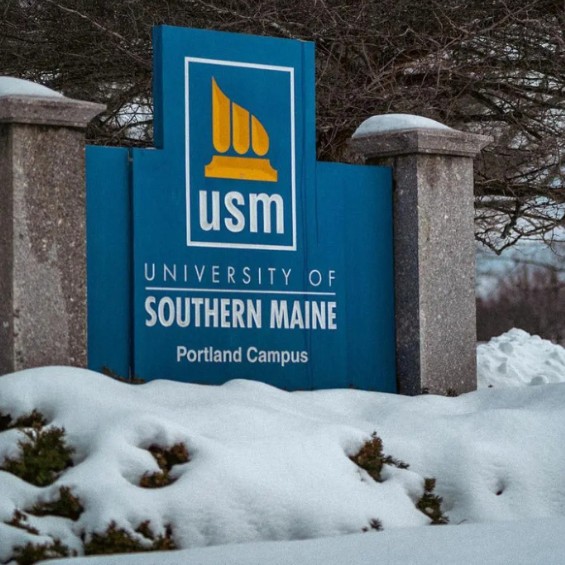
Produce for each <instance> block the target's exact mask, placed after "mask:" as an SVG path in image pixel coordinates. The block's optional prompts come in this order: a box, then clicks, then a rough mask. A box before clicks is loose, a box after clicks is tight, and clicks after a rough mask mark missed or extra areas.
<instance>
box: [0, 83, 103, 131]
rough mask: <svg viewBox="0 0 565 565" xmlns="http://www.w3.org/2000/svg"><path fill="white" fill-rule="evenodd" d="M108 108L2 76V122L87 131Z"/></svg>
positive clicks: (0, 89)
mask: <svg viewBox="0 0 565 565" xmlns="http://www.w3.org/2000/svg"><path fill="white" fill-rule="evenodd" d="M105 109H106V106H104V105H102V104H95V103H93V102H85V101H84V100H74V99H73V98H67V97H66V96H63V95H62V94H61V93H59V92H56V91H55V90H51V89H50V88H47V87H46V86H42V85H41V84H37V83H35V82H31V81H29V80H24V79H21V78H14V77H6V76H4V77H0V123H13V124H14V123H15V124H17V123H19V124H35V125H50V126H61V127H71V128H80V129H84V128H85V127H86V126H87V125H88V123H89V122H90V120H92V118H94V117H95V116H96V115H98V114H100V113H101V112H103V111H104V110H105Z"/></svg>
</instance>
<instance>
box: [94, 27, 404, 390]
mask: <svg viewBox="0 0 565 565" xmlns="http://www.w3.org/2000/svg"><path fill="white" fill-rule="evenodd" d="M154 43H155V49H154V53H155V61H154V69H155V75H154V97H155V142H156V146H157V150H133V151H132V152H131V154H129V153H128V151H127V150H125V149H119V148H117V149H116V148H114V149H107V148H89V150H88V152H87V183H88V195H87V198H88V202H87V214H88V223H89V228H88V229H89V231H88V238H89V256H88V267H89V287H88V292H89V316H90V319H89V336H90V337H89V351H90V353H89V357H90V358H89V364H90V367H91V368H93V369H97V370H100V369H102V368H103V367H107V368H109V369H111V370H113V371H114V372H116V373H119V374H131V375H134V376H136V377H139V378H142V379H145V380H151V379H155V378H169V379H173V380H178V381H184V382H199V383H206V384H221V383H223V382H226V381H227V380H230V379H233V378H249V379H256V380H266V381H267V382H268V383H269V384H273V385H276V386H279V387H281V388H285V389H312V388H330V387H331V388H335V387H356V388H365V389H370V390H381V391H388V392H393V391H394V390H395V367H394V306H393V273H392V202H391V199H392V195H391V190H392V189H391V172H390V169H388V168H383V167H359V166H349V165H342V164H336V163H318V162H317V161H316V158H315V106H314V98H315V95H314V78H315V77H314V49H313V44H311V43H307V42H301V41H290V40H283V39H276V38H269V37H255V36H248V35H241V34H230V33H219V32H211V31H203V30H192V29H183V28H174V27H168V26H162V27H158V28H156V30H155V34H154ZM130 184H131V186H130ZM120 218H121V220H120ZM109 245H112V247H113V248H114V249H115V250H116V253H115V255H114V256H113V257H108V246H109ZM116 258H117V259H116ZM130 281H131V284H130ZM131 287H133V288H131ZM128 344H131V347H130V346H129V345H128ZM265 375H268V377H265Z"/></svg>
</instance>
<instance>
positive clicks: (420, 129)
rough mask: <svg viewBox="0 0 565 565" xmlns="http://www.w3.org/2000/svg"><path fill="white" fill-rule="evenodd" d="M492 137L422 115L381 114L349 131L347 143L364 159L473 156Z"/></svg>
mask: <svg viewBox="0 0 565 565" xmlns="http://www.w3.org/2000/svg"><path fill="white" fill-rule="evenodd" d="M492 139H493V138H492V137H491V136H488V135H477V134H474V133H468V132H463V131H459V130H456V129H452V128H450V127H448V126H446V125H444V124H441V123H440V122H436V121H435V120H431V119H429V118H424V117H422V116H413V115H410V114H385V115H382V116H372V117H370V118H368V119H367V120H365V121H364V122H363V123H362V124H361V125H360V126H359V127H358V128H357V130H356V131H355V133H354V134H353V136H352V138H351V140H350V145H351V147H352V148H353V149H354V150H356V151H358V152H359V153H361V154H363V155H364V156H365V158H367V159H374V158H380V157H396V156H399V155H413V154H416V153H418V154H428V155H454V156H460V157H470V158H473V157H475V155H476V154H477V153H478V152H479V151H480V150H481V149H482V148H483V147H485V146H486V145H488V144H489V143H490V142H491V141H492Z"/></svg>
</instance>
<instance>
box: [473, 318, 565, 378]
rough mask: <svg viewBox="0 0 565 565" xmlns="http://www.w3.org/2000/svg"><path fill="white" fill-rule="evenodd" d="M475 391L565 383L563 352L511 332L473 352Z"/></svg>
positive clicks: (546, 343)
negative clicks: (474, 359) (475, 367)
mask: <svg viewBox="0 0 565 565" xmlns="http://www.w3.org/2000/svg"><path fill="white" fill-rule="evenodd" d="M477 377H478V386H479V388H486V387H509V386H528V385H540V384H547V383H562V382H565V349H564V348H563V347H561V346H559V345H555V344H554V343H551V342H550V341H547V340H545V339H542V338H540V337H539V336H537V335H530V334H528V333H527V332H525V331H523V330H518V329H512V330H510V331H508V332H506V333H504V334H502V335H501V336H499V337H495V338H493V339H491V340H490V341H489V342H488V343H485V344H482V345H479V346H478V348H477Z"/></svg>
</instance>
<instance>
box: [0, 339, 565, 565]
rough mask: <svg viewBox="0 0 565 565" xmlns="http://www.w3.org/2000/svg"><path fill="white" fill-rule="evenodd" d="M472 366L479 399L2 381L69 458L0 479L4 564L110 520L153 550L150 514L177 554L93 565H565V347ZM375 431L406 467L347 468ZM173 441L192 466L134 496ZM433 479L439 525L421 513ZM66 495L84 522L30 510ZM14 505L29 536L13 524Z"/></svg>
mask: <svg viewBox="0 0 565 565" xmlns="http://www.w3.org/2000/svg"><path fill="white" fill-rule="evenodd" d="M478 366H479V386H480V388H479V390H478V391H476V392H472V393H468V394H464V395H461V396H459V397H456V398H446V397H439V396H433V395H422V396H418V397H404V396H400V395H392V394H384V393H378V392H367V391H359V390H320V391H311V392H293V393H289V392H286V391H283V390H280V389H277V388H274V387H271V386H269V385H265V384H262V383H259V382H253V381H246V380H236V381H230V382H228V383H226V384H225V385H222V386H204V385H192V384H183V383H178V382H172V381H165V380H163V381H152V382H150V383H147V384H144V385H135V386H134V385H128V384H125V383H121V382H118V381H115V380H113V379H110V378H109V377H105V376H103V375H100V374H97V373H93V372H90V371H86V370H83V369H73V368H69V367H45V368H38V369H30V370H26V371H21V372H19V373H14V374H12V375H7V376H4V377H2V378H1V379H0V412H1V413H3V414H10V415H11V416H12V418H13V419H16V418H18V417H20V416H22V415H24V414H27V413H30V412H31V411H32V410H33V409H35V410H38V411H40V412H41V413H42V414H43V415H44V416H45V418H46V420H47V422H46V424H45V426H46V428H45V429H49V428H50V427H53V426H56V427H63V428H64V429H65V437H66V441H67V444H68V445H70V446H71V447H72V448H73V449H74V453H73V456H72V459H73V465H72V466H71V467H69V468H67V469H65V470H64V472H62V473H61V474H60V475H59V476H58V477H57V478H56V480H55V481H54V482H53V483H52V484H50V485H47V486H44V487H37V486H34V485H31V484H29V483H27V482H25V481H24V480H22V479H20V478H19V477H16V476H14V475H13V474H11V473H8V472H5V471H0V562H2V563H4V562H10V561H9V560H10V559H11V558H12V557H13V551H14V547H16V546H18V545H20V546H22V545H25V543H27V542H30V541H32V542H34V543H46V544H49V543H52V542H53V540H54V539H55V538H58V539H60V540H61V542H62V543H64V544H65V545H66V546H68V547H69V549H71V550H74V551H76V552H77V553H78V554H79V555H80V554H82V551H83V547H84V546H83V539H85V540H88V539H90V538H91V536H92V535H93V534H94V533H95V532H98V533H100V532H104V531H105V529H106V528H107V527H108V525H109V524H110V523H111V522H112V521H113V522H115V523H116V526H117V527H119V528H123V529H124V530H125V531H127V532H129V533H130V535H131V536H133V537H134V538H136V539H138V540H139V541H140V543H143V544H146V545H147V544H149V543H150V542H149V540H148V539H147V538H145V537H143V536H142V535H141V534H139V533H136V532H135V530H136V528H138V526H139V525H140V524H141V523H143V522H144V521H146V520H149V521H150V526H151V528H152V530H153V532H154V533H155V534H156V535H159V534H161V535H164V534H165V532H166V530H167V528H170V529H171V530H172V537H173V539H174V542H175V544H176V546H177V547H178V548H179V549H182V551H177V552H168V553H166V554H163V555H159V556H157V555H156V554H139V556H136V557H133V556H132V555H127V556H122V557H118V556H114V557H108V558H103V557H95V558H89V560H88V561H86V562H87V563H95V564H96V563H124V564H126V563H138V562H139V563H140V564H141V563H157V562H158V563H162V564H168V563H170V564H177V563H178V564H180V563H186V562H190V563H201V564H203V565H204V564H211V563H226V564H230V563H232V564H234V565H235V564H238V563H246V564H253V563H259V562H261V563H265V562H266V561H267V562H270V563H271V565H274V564H277V563H293V564H294V563H296V564H298V565H300V564H301V563H304V564H306V563H325V564H329V565H333V564H338V563H339V564H340V565H343V563H344V562H347V563H348V564H351V565H356V564H358V565H364V564H365V563H369V559H370V560H371V561H370V562H371V563H374V562H375V560H376V559H377V558H378V559H381V558H382V562H384V563H391V564H396V563H408V562H410V563H418V564H427V563H459V562H466V563H475V562H476V563H479V562H480V563H481V564H485V563H505V562H508V563H552V562H555V563H559V562H562V561H563V560H562V559H561V558H560V557H559V556H561V555H565V541H561V540H562V539H564V538H565V536H562V534H561V532H562V531H563V527H564V526H565V481H564V480H563V469H564V468H565V444H564V442H563V437H564V435H565V434H564V432H565V384H564V382H565V349H563V348H561V347H560V346H557V345H554V344H551V343H549V342H547V341H545V340H542V339H540V338H537V337H535V336H529V335H528V334H526V333H525V332H522V331H521V330H512V331H510V332H507V333H506V334H504V335H503V336H500V337H498V338H495V339H493V340H491V342H489V343H488V344H485V345H482V346H480V347H479V349H478ZM503 369H504V370H503ZM374 432H376V433H377V434H378V437H380V438H381V439H382V441H383V446H384V447H383V449H384V453H385V454H387V455H391V456H393V457H395V458H396V459H399V460H401V461H403V462H404V463H406V464H408V465H409V467H408V468H398V467H397V466H393V465H385V466H384V468H383V471H382V475H381V480H380V481H379V482H378V481H375V480H374V479H373V478H372V477H371V476H370V475H369V474H368V473H367V471H365V470H364V469H362V468H361V467H359V466H357V465H356V464H355V462H354V461H353V460H352V459H351V457H353V456H355V454H357V453H358V452H359V450H360V449H361V447H362V446H363V445H364V444H365V443H366V442H368V441H371V434H372V433H374ZM21 441H25V436H24V432H23V431H22V430H20V429H15V428H14V429H9V430H6V431H3V432H0V461H4V462H5V460H6V458H7V457H9V458H12V459H14V458H17V457H18V456H19V453H20V449H21V446H20V444H19V443H18V442H21ZM179 443H183V444H184V445H185V446H186V448H187V451H188V456H189V457H188V461H187V462H184V463H180V464H176V465H174V466H173V467H172V469H171V471H170V476H171V477H172V478H173V479H174V482H172V484H170V485H168V486H164V487H160V488H143V487H142V486H140V481H141V479H142V478H143V477H144V475H145V476H147V474H150V473H154V472H157V471H159V467H158V465H157V461H156V459H155V458H154V457H153V455H152V454H151V452H150V450H149V448H150V446H154V445H158V446H160V447H162V448H166V447H171V446H173V445H176V444H179ZM427 477H434V478H435V479H436V490H435V492H436V493H437V495H439V496H441V497H442V498H443V505H442V507H443V510H444V513H445V515H446V516H447V517H448V519H449V525H447V526H430V519H429V518H428V516H426V515H425V514H424V513H423V512H421V511H420V510H418V508H417V507H416V503H417V502H418V500H419V499H420V497H421V496H422V495H423V489H424V479H425V478H427ZM62 486H65V487H68V488H70V489H71V491H72V493H73V494H74V495H75V496H77V497H78V498H79V499H80V501H81V504H82V505H83V507H84V511H83V512H82V514H81V515H80V516H79V517H78V519H76V520H71V519H69V518H61V517H54V516H43V517H37V516H34V515H32V513H31V512H30V510H31V509H32V507H33V506H34V505H35V504H37V503H41V502H50V501H53V500H56V499H57V498H58V496H59V492H60V491H59V489H60V487H62ZM16 510H17V511H19V512H23V514H24V517H25V518H24V521H25V523H26V524H27V525H28V526H29V527H31V528H34V529H35V530H36V531H37V532H38V533H37V534H34V533H30V532H29V531H26V530H25V529H22V528H17V527H14V526H12V525H9V524H7V523H6V522H9V521H11V520H12V518H13V517H14V511H16ZM376 520H378V521H379V522H380V524H381V525H382V528H383V531H375V530H374V529H372V528H371V524H374V523H375V521H376ZM61 562H65V563H69V561H68V560H63V561H61ZM79 562H80V561H79ZM52 563H57V561H53V562H52Z"/></svg>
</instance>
